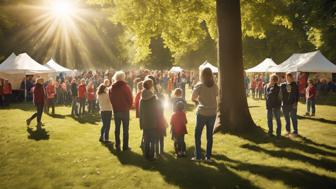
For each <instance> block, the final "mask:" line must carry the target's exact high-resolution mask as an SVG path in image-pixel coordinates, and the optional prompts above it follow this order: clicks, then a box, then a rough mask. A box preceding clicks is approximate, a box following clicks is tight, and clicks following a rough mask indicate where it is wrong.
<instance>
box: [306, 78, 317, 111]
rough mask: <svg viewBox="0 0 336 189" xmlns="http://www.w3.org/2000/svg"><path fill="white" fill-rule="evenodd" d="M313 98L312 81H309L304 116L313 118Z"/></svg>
mask: <svg viewBox="0 0 336 189" xmlns="http://www.w3.org/2000/svg"><path fill="white" fill-rule="evenodd" d="M315 97H316V89H315V86H314V82H313V80H311V79H310V80H308V87H307V88H306V105H307V112H306V116H315ZM310 109H311V114H310Z"/></svg>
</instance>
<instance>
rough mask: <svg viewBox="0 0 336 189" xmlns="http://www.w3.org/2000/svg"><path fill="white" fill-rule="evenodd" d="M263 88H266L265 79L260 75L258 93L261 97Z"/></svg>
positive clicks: (260, 97)
mask: <svg viewBox="0 0 336 189" xmlns="http://www.w3.org/2000/svg"><path fill="white" fill-rule="evenodd" d="M263 89H264V79H263V76H262V75H260V76H259V78H258V80H257V93H258V98H259V99H262V95H263Z"/></svg>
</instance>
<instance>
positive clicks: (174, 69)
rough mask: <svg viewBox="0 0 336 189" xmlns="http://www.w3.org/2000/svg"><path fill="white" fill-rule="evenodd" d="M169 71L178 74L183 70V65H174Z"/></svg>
mask: <svg viewBox="0 0 336 189" xmlns="http://www.w3.org/2000/svg"><path fill="white" fill-rule="evenodd" d="M169 71H170V72H172V73H175V74H177V73H180V72H182V71H183V69H182V68H181V67H179V66H173V67H172V68H171V69H170V70H169Z"/></svg>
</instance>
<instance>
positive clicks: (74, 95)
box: [70, 79, 78, 116]
mask: <svg viewBox="0 0 336 189" xmlns="http://www.w3.org/2000/svg"><path fill="white" fill-rule="evenodd" d="M70 89H71V90H70V91H71V96H72V102H71V115H72V116H74V115H76V116H78V107H77V96H78V89H77V82H76V79H73V80H72V81H71V88H70Z"/></svg>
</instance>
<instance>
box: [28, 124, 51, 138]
mask: <svg viewBox="0 0 336 189" xmlns="http://www.w3.org/2000/svg"><path fill="white" fill-rule="evenodd" d="M27 132H28V139H32V140H37V141H39V140H49V134H48V131H46V130H45V129H44V128H41V127H37V128H36V130H33V129H32V128H30V127H27Z"/></svg>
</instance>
